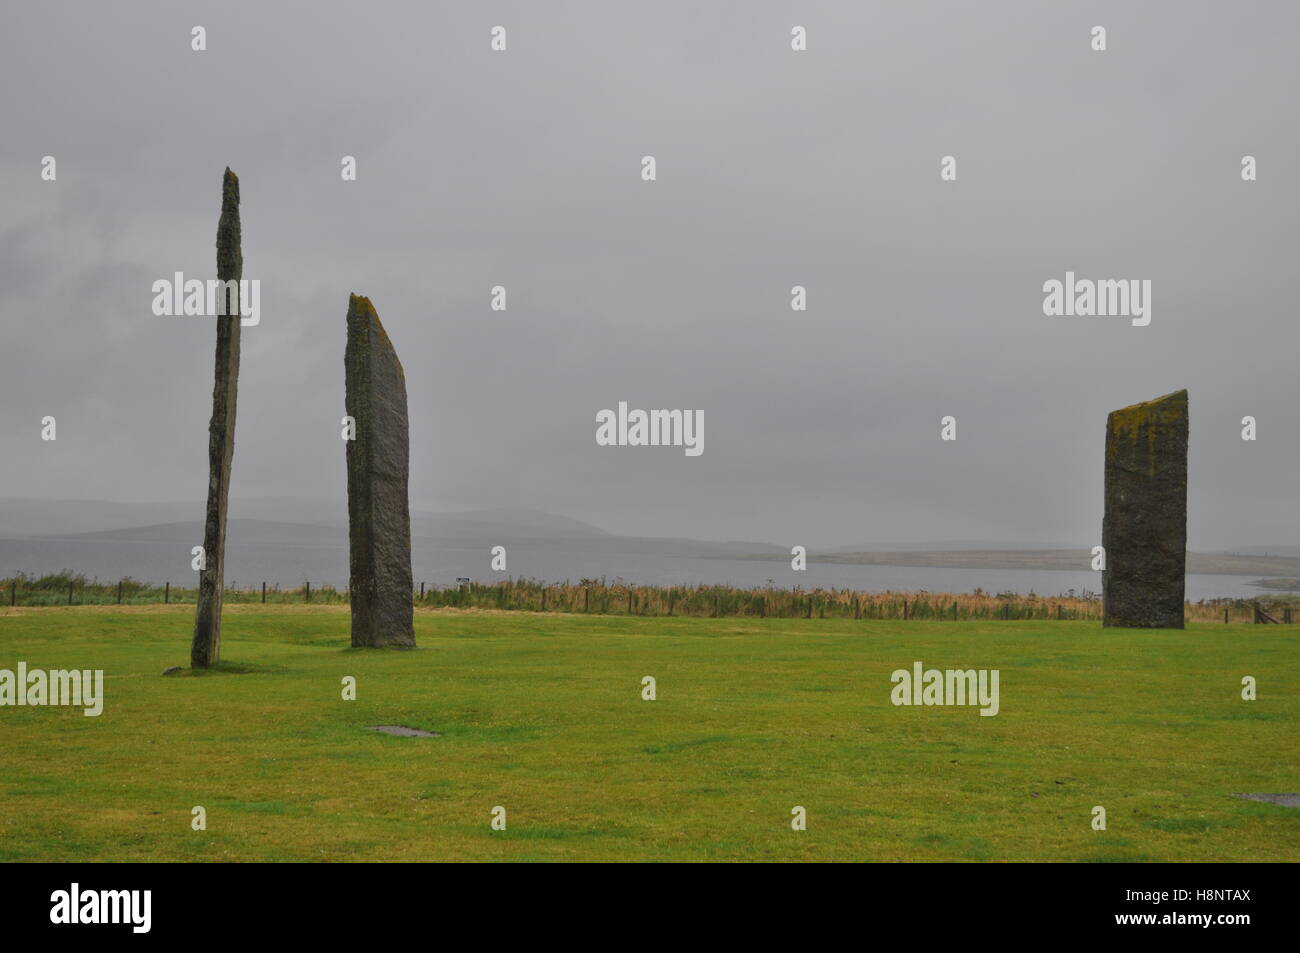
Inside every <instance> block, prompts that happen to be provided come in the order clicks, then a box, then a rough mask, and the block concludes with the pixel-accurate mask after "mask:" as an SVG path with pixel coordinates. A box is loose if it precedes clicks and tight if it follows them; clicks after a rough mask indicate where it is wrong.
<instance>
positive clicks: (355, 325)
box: [343, 295, 415, 647]
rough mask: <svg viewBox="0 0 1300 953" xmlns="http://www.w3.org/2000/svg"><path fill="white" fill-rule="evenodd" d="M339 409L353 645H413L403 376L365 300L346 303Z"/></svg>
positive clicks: (354, 296) (391, 345) (366, 299)
mask: <svg viewBox="0 0 1300 953" xmlns="http://www.w3.org/2000/svg"><path fill="white" fill-rule="evenodd" d="M343 364H344V368H345V371H346V377H345V380H346V385H347V396H346V407H347V413H348V416H350V417H351V418H353V420H355V421H356V439H355V440H349V441H347V442H346V447H347V455H348V537H349V543H350V547H351V554H350V555H351V566H352V581H351V583H350V585H351V599H352V644H353V645H354V646H372V647H380V646H385V645H415V624H414V599H413V595H412V583H411V511H410V503H409V500H408V497H407V479H408V474H409V469H410V437H409V433H408V424H407V417H406V375H405V374H404V373H403V372H402V362H401V361H399V360H398V359H397V352H396V351H394V350H393V344H392V342H391V341H389V340H388V334H387V333H386V332H385V331H384V326H383V325H382V324H381V323H380V322H379V315H378V314H376V313H375V308H374V305H372V304H371V303H370V299H369V298H363V297H361V296H360V295H352V296H351V298H350V299H349V301H348V343H347V349H346V351H345V352H344V355H343Z"/></svg>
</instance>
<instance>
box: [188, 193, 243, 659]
mask: <svg viewBox="0 0 1300 953" xmlns="http://www.w3.org/2000/svg"><path fill="white" fill-rule="evenodd" d="M243 276H244V253H243V251H242V250H241V248H240V231H239V179H238V177H236V175H235V173H233V172H231V171H230V169H226V174H225V178H224V180H223V181H222V186H221V218H220V220H219V221H218V222H217V278H218V279H219V280H221V281H234V282H235V283H236V284H235V287H234V289H232V290H230V291H223V292H222V293H223V294H225V295H226V304H225V314H221V315H218V316H217V361H216V377H215V383H214V384H213V386H212V421H211V423H209V424H208V468H209V472H208V513H207V520H206V522H205V524H204V527H203V554H204V559H205V566H204V568H203V569H202V570H200V573H199V598H198V608H197V609H196V611H195V615H194V641H193V643H191V645H190V665H191V666H192V667H194V668H207V667H208V666H210V665H212V664H214V663H215V662H217V661H218V660H219V659H220V658H221V602H222V597H223V595H224V591H225V587H226V565H225V563H226V510H227V505H228V503H229V501H230V463H231V460H232V459H233V458H234V455H235V398H236V395H237V392H238V389H239V317H240V302H239V291H238V287H239V285H238V282H239V280H240V279H241V278H243ZM224 287H225V286H223V288H224Z"/></svg>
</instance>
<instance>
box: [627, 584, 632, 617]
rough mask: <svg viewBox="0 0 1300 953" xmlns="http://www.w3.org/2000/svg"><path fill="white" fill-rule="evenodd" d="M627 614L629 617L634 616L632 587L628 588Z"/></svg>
mask: <svg viewBox="0 0 1300 953" xmlns="http://www.w3.org/2000/svg"><path fill="white" fill-rule="evenodd" d="M627 614H628V615H631V614H632V587H631V586H628V589H627Z"/></svg>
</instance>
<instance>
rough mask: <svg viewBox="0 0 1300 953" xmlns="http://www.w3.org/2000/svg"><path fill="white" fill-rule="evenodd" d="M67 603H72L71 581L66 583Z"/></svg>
mask: <svg viewBox="0 0 1300 953" xmlns="http://www.w3.org/2000/svg"><path fill="white" fill-rule="evenodd" d="M68 605H72V583H68Z"/></svg>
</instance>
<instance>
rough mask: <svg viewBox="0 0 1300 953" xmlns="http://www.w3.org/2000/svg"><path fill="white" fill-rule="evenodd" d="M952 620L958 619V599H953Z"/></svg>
mask: <svg viewBox="0 0 1300 953" xmlns="http://www.w3.org/2000/svg"><path fill="white" fill-rule="evenodd" d="M952 621H953V622H956V621H957V600H956V599H954V600H953V601H952Z"/></svg>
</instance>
